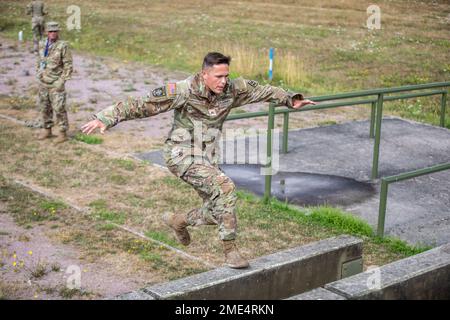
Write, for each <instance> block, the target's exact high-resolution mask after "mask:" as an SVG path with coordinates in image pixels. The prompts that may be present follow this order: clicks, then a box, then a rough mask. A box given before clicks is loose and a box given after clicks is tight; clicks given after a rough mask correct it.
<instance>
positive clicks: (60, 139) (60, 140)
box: [54, 131, 67, 143]
mask: <svg viewBox="0 0 450 320" xmlns="http://www.w3.org/2000/svg"><path fill="white" fill-rule="evenodd" d="M65 141H67V134H66V132H65V131H59V132H58V136H57V137H56V139H55V141H54V142H55V143H63V142H65Z"/></svg>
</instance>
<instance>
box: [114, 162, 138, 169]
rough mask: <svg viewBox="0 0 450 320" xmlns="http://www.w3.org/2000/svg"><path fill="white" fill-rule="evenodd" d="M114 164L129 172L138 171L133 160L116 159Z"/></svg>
mask: <svg viewBox="0 0 450 320" xmlns="http://www.w3.org/2000/svg"><path fill="white" fill-rule="evenodd" d="M114 163H115V164H116V165H118V166H119V167H120V168H123V169H125V170H128V171H133V170H134V169H136V163H135V162H134V161H133V160H128V159H115V160H114Z"/></svg>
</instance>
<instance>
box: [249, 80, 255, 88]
mask: <svg viewBox="0 0 450 320" xmlns="http://www.w3.org/2000/svg"><path fill="white" fill-rule="evenodd" d="M247 83H248V84H249V85H251V86H252V87H256V86H257V85H258V82H256V81H255V80H248V82H247Z"/></svg>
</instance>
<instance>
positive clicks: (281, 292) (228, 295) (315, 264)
mask: <svg viewBox="0 0 450 320" xmlns="http://www.w3.org/2000/svg"><path fill="white" fill-rule="evenodd" d="M362 243H363V242H362V240H360V239H358V238H355V237H351V236H339V237H335V238H330V239H325V240H322V241H318V242H315V243H311V244H308V245H305V246H301V247H296V248H292V249H288V250H285V251H281V252H277V253H274V254H271V255H268V256H264V257H261V258H257V259H255V260H253V261H251V267H250V268H249V269H244V270H234V269H230V268H228V267H221V268H217V269H214V270H211V271H208V272H204V273H201V274H197V275H193V276H190V277H186V278H182V279H178V280H175V281H171V282H167V283H163V284H158V285H155V286H151V287H148V288H145V289H142V290H140V293H139V295H142V294H145V296H149V297H151V298H154V299H186V300H190V299H235V300H236V299H283V298H286V297H290V296H292V295H295V294H299V293H302V292H305V291H307V290H311V289H313V288H317V287H320V286H322V285H324V284H326V283H329V282H331V281H335V280H337V279H341V276H342V265H343V264H344V263H346V262H348V261H357V260H358V259H361V256H362ZM361 271H362V270H360V271H356V272H361ZM130 297H133V296H130V295H129V294H128V296H127V295H125V296H123V298H130ZM118 298H119V299H121V298H120V297H118Z"/></svg>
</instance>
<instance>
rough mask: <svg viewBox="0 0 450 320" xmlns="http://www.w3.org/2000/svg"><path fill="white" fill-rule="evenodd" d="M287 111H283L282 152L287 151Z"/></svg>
mask: <svg viewBox="0 0 450 320" xmlns="http://www.w3.org/2000/svg"><path fill="white" fill-rule="evenodd" d="M288 135H289V112H285V113H283V147H282V148H283V149H282V151H283V153H287V152H288V137H289V136H288Z"/></svg>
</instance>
